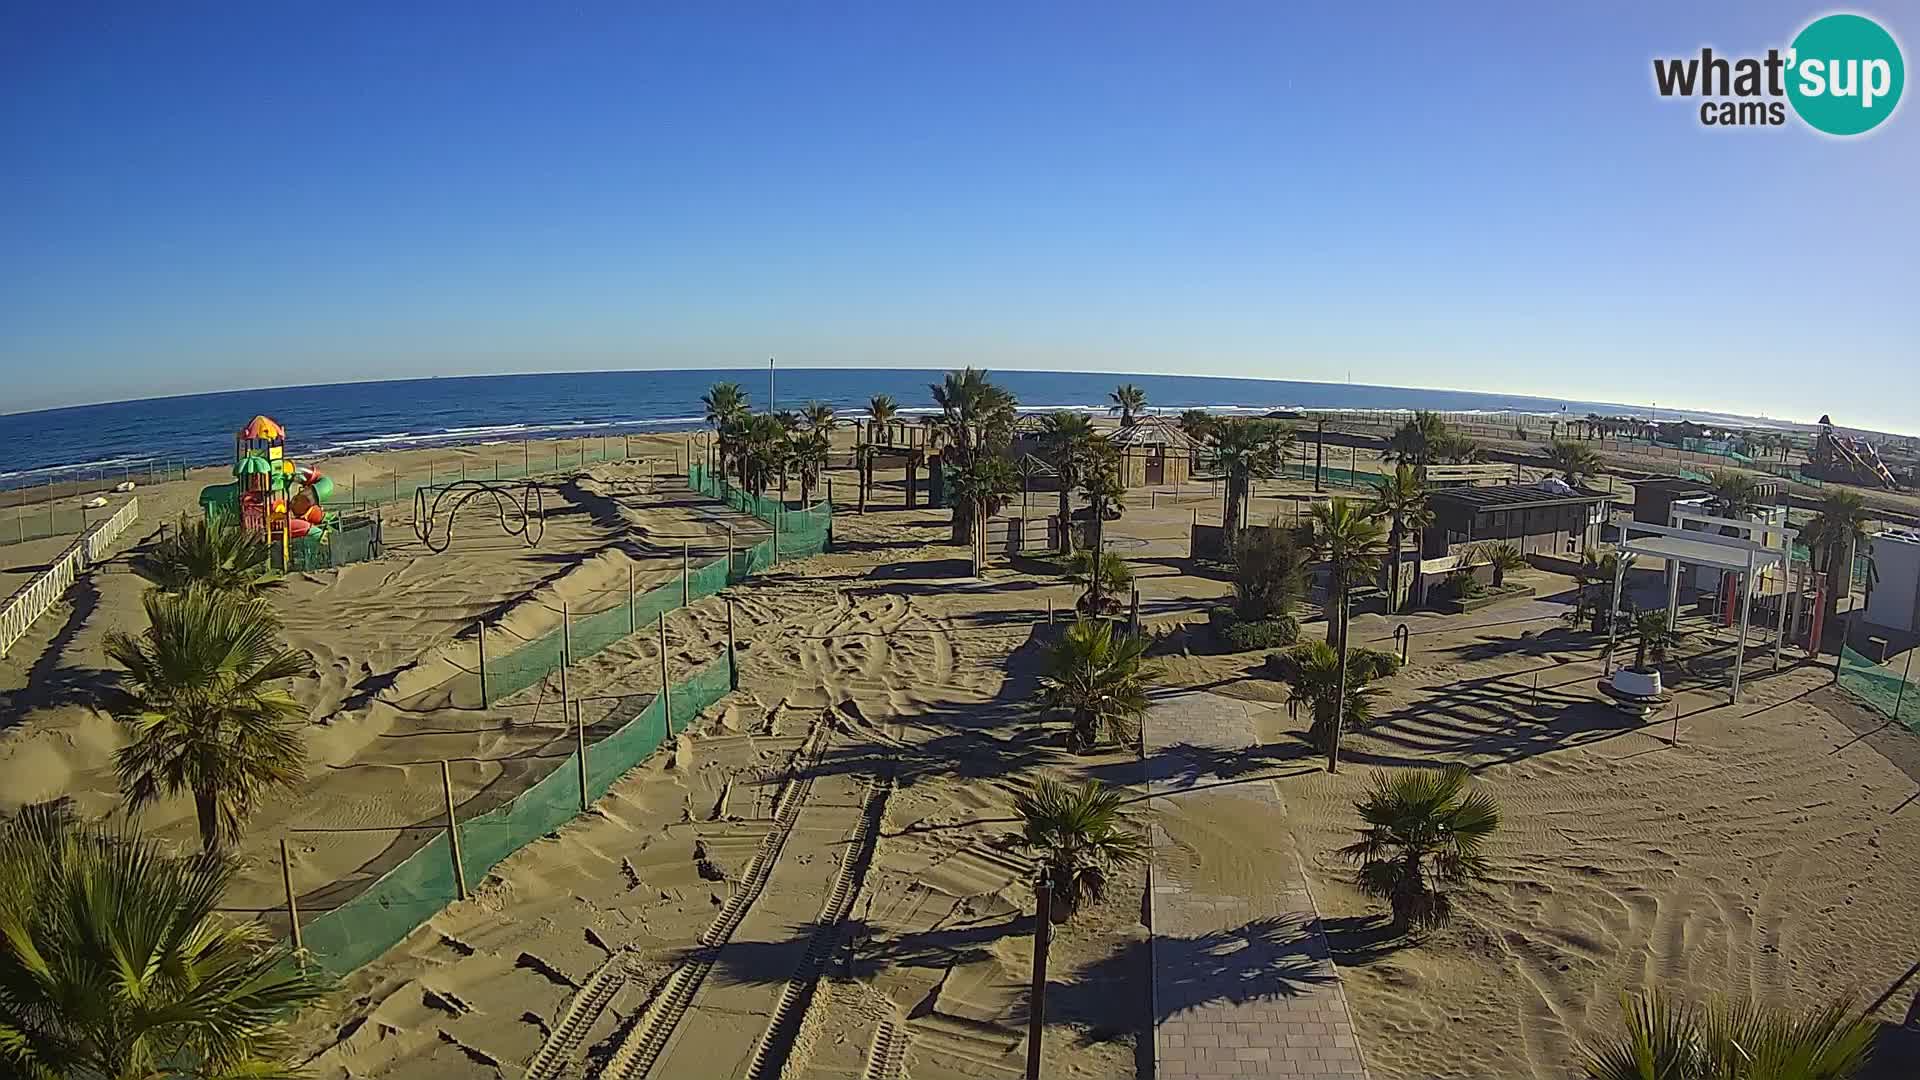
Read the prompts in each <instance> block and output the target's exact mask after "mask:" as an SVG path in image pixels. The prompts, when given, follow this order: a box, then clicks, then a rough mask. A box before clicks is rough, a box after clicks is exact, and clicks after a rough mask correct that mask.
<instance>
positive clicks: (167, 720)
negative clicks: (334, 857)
mask: <svg viewBox="0 0 1920 1080" xmlns="http://www.w3.org/2000/svg"><path fill="white" fill-rule="evenodd" d="M145 603H146V609H147V621H148V623H149V624H150V625H149V626H148V628H147V631H146V633H144V634H141V635H140V636H138V637H133V636H130V635H127V634H109V635H107V641H106V653H107V657H108V658H109V659H111V660H112V661H113V662H114V663H116V664H118V665H120V666H121V667H122V668H124V669H125V670H126V678H125V682H124V685H122V686H120V687H117V688H115V689H114V690H112V691H111V692H109V693H108V695H107V698H106V702H105V704H106V711H107V712H108V713H110V714H111V715H112V716H113V717H114V718H115V719H117V720H119V721H120V723H121V724H123V725H124V726H125V727H126V729H127V737H128V742H127V745H125V746H123V747H121V748H120V749H119V750H118V751H117V752H116V753H115V755H114V765H115V768H116V770H117V771H118V773H119V776H120V786H121V788H122V789H123V790H124V791H125V792H126V797H127V806H128V809H130V810H132V811H135V812H138V811H139V810H141V809H142V808H144V807H145V806H147V805H148V804H149V803H152V802H153V801H154V800H156V799H158V798H159V797H160V796H161V795H163V794H168V795H172V794H179V793H181V792H191V793H192V795H193V801H194V811H195V813H196V815H197V816H198V818H199V823H200V844H201V847H202V848H203V849H205V850H206V851H208V852H214V851H218V850H219V849H221V848H222V847H224V846H226V845H228V844H231V843H233V842H234V841H235V840H236V839H238V838H239V835H240V829H241V826H242V825H244V824H245V822H246V819H247V817H248V816H249V815H250V814H251V813H252V812H253V809H254V807H255V805H256V804H257V803H258V802H259V800H260V797H261V795H263V794H264V793H265V792H266V791H267V790H268V789H269V788H273V787H290V786H292V785H294V784H296V783H298V782H299V781H300V779H301V778H302V776H304V775H305V758H306V753H305V749H304V746H303V740H302V738H301V733H300V723H301V721H302V720H303V719H304V712H303V710H302V709H301V707H300V705H299V704H298V703H296V702H295V701H294V699H293V697H292V695H290V694H288V693H287V692H286V690H284V689H283V688H281V687H279V686H276V685H275V684H276V683H278V682H279V681H280V680H282V679H290V678H294V677H297V676H301V675H307V674H311V673H312V671H313V662H312V661H311V660H310V659H308V657H307V655H306V654H305V653H302V652H295V651H293V650H291V649H286V648H283V647H282V645H281V641H280V629H279V626H278V624H277V623H276V621H275V620H274V618H273V612H272V609H271V608H269V607H268V606H267V604H266V602H265V601H261V600H243V599H239V598H235V597H231V596H225V595H222V594H219V593H216V592H213V591H211V590H206V589H190V590H188V591H187V592H185V593H180V594H177V595H170V594H166V593H161V592H149V593H148V594H147V596H146V600H145Z"/></svg>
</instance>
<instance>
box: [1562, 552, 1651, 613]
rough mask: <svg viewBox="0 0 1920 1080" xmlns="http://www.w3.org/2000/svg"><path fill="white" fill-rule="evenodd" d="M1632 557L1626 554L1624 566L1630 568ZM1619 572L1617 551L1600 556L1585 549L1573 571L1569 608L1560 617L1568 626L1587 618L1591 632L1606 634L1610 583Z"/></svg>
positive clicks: (1611, 607) (1610, 608) (1611, 599)
mask: <svg viewBox="0 0 1920 1080" xmlns="http://www.w3.org/2000/svg"><path fill="white" fill-rule="evenodd" d="M1633 560H1634V557H1633V556H1631V555H1628V556H1627V557H1626V561H1627V568H1628V569H1631V568H1632V567H1633ZM1620 574H1621V569H1620V553H1619V552H1617V551H1609V552H1607V553H1606V554H1604V555H1602V554H1601V553H1600V552H1599V551H1597V550H1595V549H1593V548H1588V549H1587V551H1586V554H1584V555H1582V556H1581V557H1580V565H1579V566H1577V567H1575V568H1574V571H1573V580H1574V590H1575V591H1574V602H1573V607H1572V608H1570V609H1568V611H1567V613H1566V614H1565V615H1562V616H1561V618H1563V619H1565V620H1566V621H1567V623H1568V624H1569V625H1572V626H1578V625H1579V624H1580V623H1582V622H1586V621H1589V620H1591V622H1592V629H1593V632H1594V633H1596V634H1604V633H1606V632H1607V629H1608V627H1609V626H1611V625H1612V623H1613V582H1614V579H1615V578H1616V577H1618V576H1619V575H1620Z"/></svg>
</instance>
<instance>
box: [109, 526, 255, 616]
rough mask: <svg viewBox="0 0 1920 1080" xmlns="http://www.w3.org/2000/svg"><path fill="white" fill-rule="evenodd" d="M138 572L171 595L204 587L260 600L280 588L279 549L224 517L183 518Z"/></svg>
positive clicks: (140, 562) (145, 556) (139, 564)
mask: <svg viewBox="0 0 1920 1080" xmlns="http://www.w3.org/2000/svg"><path fill="white" fill-rule="evenodd" d="M133 572H134V573H136V574H138V575H140V577H142V578H144V579H145V580H146V582H147V583H148V584H149V585H152V586H153V587H154V588H156V589H159V590H161V591H163V592H170V593H178V592H185V591H186V590H187V589H189V588H191V587H193V586H194V585H196V584H198V585H203V586H205V587H206V588H209V589H215V590H218V591H220V592H231V593H238V594H241V595H244V596H258V595H260V594H261V593H263V592H265V591H267V590H268V589H271V588H273V587H275V586H277V585H279V584H280V580H279V579H278V578H277V577H275V576H274V572H273V545H271V544H269V543H267V541H266V537H265V536H264V535H262V534H261V533H257V532H254V531H253V530H251V529H248V528H246V527H245V526H243V525H242V524H241V523H240V522H239V521H238V520H236V519H234V518H233V517H230V516H228V515H226V514H222V513H218V512H214V513H209V514H207V515H206V516H205V517H204V518H200V519H197V520H196V519H193V518H189V517H187V516H186V515H184V514H182V515H181V516H180V518H179V520H178V521H177V522H175V524H174V527H173V529H172V530H171V531H170V532H169V533H168V534H167V536H165V537H164V538H162V539H161V540H160V541H159V542H158V543H156V544H154V545H153V547H152V549H151V550H149V551H147V552H146V553H144V554H143V555H141V556H140V557H138V558H136V559H135V560H134V563H133Z"/></svg>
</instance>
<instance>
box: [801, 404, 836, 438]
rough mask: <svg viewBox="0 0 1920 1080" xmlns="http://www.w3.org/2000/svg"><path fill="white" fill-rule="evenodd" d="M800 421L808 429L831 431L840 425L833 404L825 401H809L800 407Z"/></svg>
mask: <svg viewBox="0 0 1920 1080" xmlns="http://www.w3.org/2000/svg"><path fill="white" fill-rule="evenodd" d="M800 422H801V423H802V424H803V425H805V427H806V429H807V430H808V431H825V432H831V431H832V430H833V429H834V428H836V427H839V426H840V420H839V418H838V417H837V416H836V415H835V414H834V411H833V406H831V405H829V404H827V403H826V402H824V401H809V402H807V403H806V404H805V405H802V406H801V407H800Z"/></svg>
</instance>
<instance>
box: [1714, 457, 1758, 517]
mask: <svg viewBox="0 0 1920 1080" xmlns="http://www.w3.org/2000/svg"><path fill="white" fill-rule="evenodd" d="M1707 491H1708V494H1709V497H1710V498H1711V499H1712V500H1713V508H1714V511H1715V512H1716V513H1718V514H1719V515H1720V516H1721V517H1726V518H1732V519H1734V520H1735V521H1745V520H1746V519H1748V518H1750V517H1752V516H1753V512H1754V511H1755V510H1757V509H1759V508H1760V482H1759V481H1758V480H1756V479H1754V476H1753V474H1752V473H1745V472H1741V471H1740V470H1738V469H1715V470H1714V471H1713V472H1710V473H1708V474H1707Z"/></svg>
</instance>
